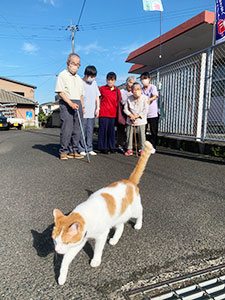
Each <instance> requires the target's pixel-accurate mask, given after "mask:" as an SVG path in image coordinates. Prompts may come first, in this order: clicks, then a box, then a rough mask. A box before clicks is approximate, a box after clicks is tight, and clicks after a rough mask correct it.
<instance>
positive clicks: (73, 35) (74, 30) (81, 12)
mask: <svg viewBox="0 0 225 300" xmlns="http://www.w3.org/2000/svg"><path fill="white" fill-rule="evenodd" d="M85 3H86V0H84V2H83V5H82V8H81V11H80V16H79V18H78V22H77V25H75V26H74V25H72V24H71V25H70V26H68V27H67V28H66V30H71V31H72V52H73V53H74V38H75V35H76V32H77V31H78V26H79V23H80V19H81V16H82V14H83V11H84V6H85Z"/></svg>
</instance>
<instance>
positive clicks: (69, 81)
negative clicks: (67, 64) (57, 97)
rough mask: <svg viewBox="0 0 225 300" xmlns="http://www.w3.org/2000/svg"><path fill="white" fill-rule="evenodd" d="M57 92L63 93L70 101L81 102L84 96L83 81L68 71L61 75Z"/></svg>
mask: <svg viewBox="0 0 225 300" xmlns="http://www.w3.org/2000/svg"><path fill="white" fill-rule="evenodd" d="M55 92H56V93H60V92H63V93H65V94H66V96H67V97H68V98H69V99H70V100H80V98H81V96H83V95H84V85H83V80H82V79H81V78H80V76H79V75H77V74H75V75H72V74H71V73H70V72H69V71H68V70H67V69H66V70H63V71H62V72H60V73H59V75H58V78H57V81H56V87H55Z"/></svg>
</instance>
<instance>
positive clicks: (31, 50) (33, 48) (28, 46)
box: [23, 43, 38, 54]
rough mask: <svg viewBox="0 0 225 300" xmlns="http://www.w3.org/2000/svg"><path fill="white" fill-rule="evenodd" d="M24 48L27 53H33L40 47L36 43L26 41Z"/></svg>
mask: <svg viewBox="0 0 225 300" xmlns="http://www.w3.org/2000/svg"><path fill="white" fill-rule="evenodd" d="M23 50H24V51H25V52H26V53H29V54H33V53H34V52H36V51H38V48H37V47H36V46H35V45H34V44H31V43H24V44H23Z"/></svg>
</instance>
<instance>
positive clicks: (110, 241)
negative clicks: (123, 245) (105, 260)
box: [109, 238, 118, 246]
mask: <svg viewBox="0 0 225 300" xmlns="http://www.w3.org/2000/svg"><path fill="white" fill-rule="evenodd" d="M117 243H118V241H117V240H115V239H114V238H111V239H110V240H109V244H110V245H112V246H115V245H116V244H117Z"/></svg>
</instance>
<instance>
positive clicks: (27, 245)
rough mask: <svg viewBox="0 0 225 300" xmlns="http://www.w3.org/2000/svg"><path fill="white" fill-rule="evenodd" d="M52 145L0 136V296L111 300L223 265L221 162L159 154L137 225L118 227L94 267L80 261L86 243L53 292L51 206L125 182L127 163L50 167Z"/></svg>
mask: <svg viewBox="0 0 225 300" xmlns="http://www.w3.org/2000/svg"><path fill="white" fill-rule="evenodd" d="M58 144H59V130H58V129H44V130H22V131H17V130H10V131H8V132H7V131H1V132H0V176H1V178H0V186H1V189H0V199H1V200H0V228H1V230H0V238H1V242H0V256H1V259H0V299H7V300H13V299H16V300H20V299H23V300H38V299H41V300H50V299H54V300H61V299H68V300H71V299H74V300H75V299H76V300H78V299H82V300H99V299H100V300H101V299H113V297H115V299H119V297H120V292H119V290H120V288H121V287H122V286H124V285H126V284H127V283H130V282H132V284H130V286H132V287H133V286H135V284H137V283H138V282H145V281H148V280H151V279H152V278H157V276H161V279H163V276H164V275H162V274H170V276H172V275H173V274H182V273H184V272H186V271H187V269H188V268H189V267H192V266H193V267H194V268H195V269H196V268H200V267H201V266H202V265H204V264H212V263H214V262H216V261H219V260H220V261H222V262H225V259H224V257H225V205H224V200H225V197H224V195H225V165H224V161H223V160H215V159H210V158H209V157H204V156H200V155H192V154H187V153H186V154H185V153H181V152H175V151H172V150H169V149H165V148H159V149H158V151H157V153H156V154H155V155H152V156H151V157H150V160H149V162H148V165H147V168H146V170H145V173H144V175H143V177H142V180H141V183H140V185H139V186H140V192H141V195H142V203H143V207H144V223H143V228H142V229H141V230H140V231H135V230H134V229H133V227H132V222H130V223H128V224H127V225H126V226H125V230H124V233H123V236H122V238H121V240H120V241H119V243H118V244H117V245H116V246H115V247H113V246H111V245H109V244H106V246H105V249H104V253H103V260H102V264H101V266H100V267H98V268H91V267H90V264H89V263H90V259H91V256H92V246H93V243H92V241H90V243H88V244H86V246H85V248H84V249H83V250H82V251H81V252H80V253H79V254H78V255H77V257H76V258H75V260H74V261H73V263H72V264H71V266H70V270H69V274H68V278H67V281H66V283H65V285H64V286H59V285H58V284H57V281H56V278H57V276H58V270H59V265H60V259H61V257H60V256H59V255H58V256H56V255H55V254H54V250H53V244H52V240H51V230H52V225H53V216H52V211H53V209H54V208H60V209H61V210H62V211H63V212H64V213H68V212H70V211H71V210H72V209H73V208H74V207H75V206H76V205H77V204H78V203H80V202H82V201H84V200H86V199H87V197H88V195H90V194H91V193H92V192H94V191H96V190H97V189H99V188H101V187H103V186H105V185H108V184H110V183H112V182H114V181H116V180H120V179H123V178H125V179H126V178H128V177H129V174H130V173H131V171H132V170H133V168H134V166H135V164H136V162H137V158H136V157H125V156H123V155H121V154H110V155H101V154H99V155H97V156H96V157H92V158H91V163H90V164H88V163H87V161H86V160H70V161H60V160H59V159H58V156H57V152H58ZM116 290H118V293H117V294H115V291H116ZM113 295H114V296H113ZM115 295H117V296H115ZM121 297H122V296H121ZM121 299H122V298H121Z"/></svg>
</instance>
